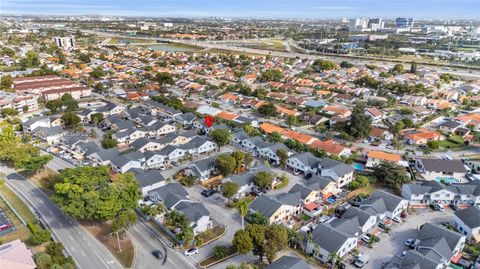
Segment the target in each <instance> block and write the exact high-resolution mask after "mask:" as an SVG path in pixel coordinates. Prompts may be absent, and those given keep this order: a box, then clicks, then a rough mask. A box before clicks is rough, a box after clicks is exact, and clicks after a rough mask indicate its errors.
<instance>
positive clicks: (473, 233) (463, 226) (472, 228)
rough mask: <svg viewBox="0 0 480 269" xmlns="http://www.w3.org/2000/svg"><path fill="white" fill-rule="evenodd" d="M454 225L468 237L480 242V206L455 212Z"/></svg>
mask: <svg viewBox="0 0 480 269" xmlns="http://www.w3.org/2000/svg"><path fill="white" fill-rule="evenodd" d="M454 214H455V215H454V216H453V226H455V228H457V230H458V231H459V232H460V233H462V234H463V235H465V236H466V237H467V239H472V240H474V241H476V242H480V208H479V207H476V206H471V207H469V208H466V209H463V210H460V211H456V212H454Z"/></svg>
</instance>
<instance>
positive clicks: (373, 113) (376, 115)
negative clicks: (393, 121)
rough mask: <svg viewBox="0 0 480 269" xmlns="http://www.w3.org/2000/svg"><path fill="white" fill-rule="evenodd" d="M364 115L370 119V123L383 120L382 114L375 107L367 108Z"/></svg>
mask: <svg viewBox="0 0 480 269" xmlns="http://www.w3.org/2000/svg"><path fill="white" fill-rule="evenodd" d="M365 115H367V116H370V117H371V118H372V123H379V122H381V121H382V119H383V113H382V111H380V110H379V109H378V108H376V107H369V108H367V109H366V110H365Z"/></svg>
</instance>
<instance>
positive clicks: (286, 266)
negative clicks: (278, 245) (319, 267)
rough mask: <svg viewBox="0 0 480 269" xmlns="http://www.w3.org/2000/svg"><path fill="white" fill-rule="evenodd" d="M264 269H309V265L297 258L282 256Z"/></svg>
mask: <svg viewBox="0 0 480 269" xmlns="http://www.w3.org/2000/svg"><path fill="white" fill-rule="evenodd" d="M264 269H311V267H310V265H308V263H306V262H305V261H304V260H303V259H301V258H299V257H292V256H286V255H285V256H282V257H280V258H279V259H277V260H275V261H274V262H272V263H271V264H269V265H268V266H267V267H264Z"/></svg>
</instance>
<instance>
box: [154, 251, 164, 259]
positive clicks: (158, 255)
mask: <svg viewBox="0 0 480 269" xmlns="http://www.w3.org/2000/svg"><path fill="white" fill-rule="evenodd" d="M152 255H153V256H154V257H155V258H157V259H159V260H160V259H162V258H163V253H162V252H161V251H160V250H158V249H157V250H154V251H152Z"/></svg>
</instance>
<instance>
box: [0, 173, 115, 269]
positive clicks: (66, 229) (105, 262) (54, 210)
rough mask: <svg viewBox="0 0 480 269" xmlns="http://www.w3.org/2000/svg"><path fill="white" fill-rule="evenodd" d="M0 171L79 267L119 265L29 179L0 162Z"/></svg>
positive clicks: (110, 266)
mask: <svg viewBox="0 0 480 269" xmlns="http://www.w3.org/2000/svg"><path fill="white" fill-rule="evenodd" d="M0 171H2V172H3V173H4V174H5V175H6V180H5V183H6V184H7V185H8V186H9V187H11V188H12V190H13V191H15V192H16V193H17V194H18V195H19V197H20V198H21V199H23V200H24V201H25V202H26V203H27V204H28V205H29V206H30V207H31V208H33V209H34V210H35V211H36V213H37V214H38V215H40V216H41V218H42V219H43V221H44V223H45V224H46V225H47V226H48V227H49V228H50V229H51V230H52V231H53V236H54V237H56V238H57V239H58V240H59V241H60V242H62V243H63V245H64V247H65V249H66V250H67V251H68V253H69V254H70V255H71V256H72V257H73V258H74V260H75V263H76V264H77V266H78V267H79V268H81V269H91V268H99V269H100V268H122V266H121V265H120V264H119V262H118V261H117V260H116V259H115V257H113V255H112V254H111V253H110V252H109V251H108V250H107V249H106V248H105V247H104V246H103V245H102V244H101V243H100V242H98V241H97V240H96V239H95V238H94V237H93V236H92V235H90V234H89V233H88V232H87V231H86V230H85V229H83V228H82V227H81V226H80V224H78V222H76V221H74V220H72V219H70V218H69V217H67V216H65V214H63V212H62V211H61V210H60V209H59V208H58V207H57V206H56V205H55V204H54V203H53V202H52V201H51V200H50V199H49V198H48V197H47V195H46V194H45V193H43V192H42V191H41V190H40V189H39V188H38V187H36V186H35V185H34V184H33V183H31V182H30V181H29V180H28V179H26V178H25V177H23V176H22V175H20V174H18V173H16V172H15V171H14V170H12V169H10V168H7V167H5V166H0Z"/></svg>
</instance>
